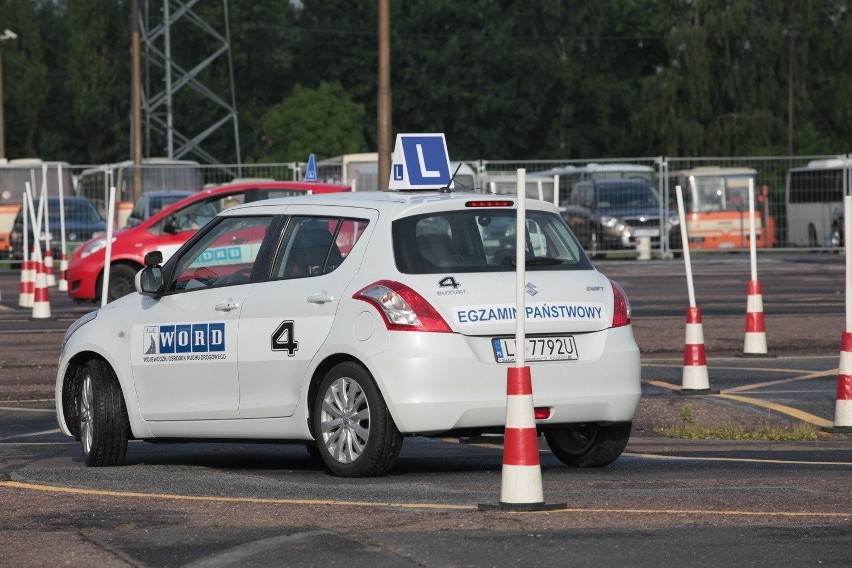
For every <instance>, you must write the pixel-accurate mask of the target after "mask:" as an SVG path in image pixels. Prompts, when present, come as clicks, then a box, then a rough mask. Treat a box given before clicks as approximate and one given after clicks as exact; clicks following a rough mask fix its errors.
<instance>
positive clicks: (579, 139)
mask: <svg viewBox="0 0 852 568" xmlns="http://www.w3.org/2000/svg"><path fill="white" fill-rule="evenodd" d="M390 4H391V22H390V23H391V88H392V97H393V99H392V107H393V113H392V114H393V117H392V118H393V120H392V122H393V130H394V132H418V131H421V132H422V131H440V132H444V133H446V135H447V140H448V143H449V146H450V148H449V150H450V154H451V155H453V156H456V157H459V158H464V159H473V158H481V157H485V158H490V159H525V158H527V159H535V158H587V159H592V158H619V157H640V156H654V155H661V154H665V155H670V156H690V155H692V156H708V155H722V156H724V155H731V156H752V155H786V154H788V153H793V154H824V153H842V152H848V151H850V149H849V148H848V144H849V140H850V139H852V97H849V96H848V94H849V92H850V89H852V75H850V73H849V71H848V69H847V67H848V64H847V62H848V61H850V59H852V15H850V11H849V9H848V2H847V1H846V0H825V1H824V2H798V1H790V0H755V1H754V2H707V1H704V2H683V0H658V1H655V2H647V1H642V0H596V1H595V2H585V1H584V2H581V1H579V0H565V1H562V2H554V1H549V2H528V1H526V0H431V1H429V2H424V1H418V0H390ZM130 5H131V2H130V0H0V29H2V28H4V27H8V28H10V29H12V30H14V31H15V32H16V33H18V36H19V38H18V39H17V40H15V41H6V42H3V43H2V45H0V49H2V52H3V62H4V79H5V80H4V91H5V92H4V103H5V106H4V108H5V111H6V112H5V118H6V124H5V126H6V128H5V132H6V149H7V150H6V153H7V155H8V156H9V157H25V156H39V157H42V158H45V159H62V160H68V161H71V162H75V163H85V162H89V163H102V162H107V161H118V160H121V159H126V158H128V157H129V148H130V144H129V136H130V123H129V117H130ZM153 5H154V8H153V9H152V10H151V14H150V18H151V20H150V21H149V22H148V25H149V26H150V27H155V26H157V25H159V24H160V22H159V21H157V20H158V18H160V6H161V5H162V2H160V3H156V2H155V3H153ZM228 9H229V15H230V37H231V53H232V61H233V75H234V78H235V82H236V93H235V98H236V107H237V110H238V113H239V117H238V118H239V129H240V141H241V145H242V157H243V159H245V160H247V161H257V160H260V159H263V160H270V159H283V157H284V156H286V157H287V158H286V159H288V160H300V161H301V160H304V158H305V155H306V154H305V152H306V151H313V152H314V153H317V154H318V155H320V154H334V153H340V152H343V151H346V150H344V148H351V147H354V148H357V149H359V150H361V149H363V150H375V148H376V106H377V78H376V75H377V67H378V66H377V46H378V37H377V2H376V1H375V0H301V2H284V1H282V0H253V1H251V2H229V3H228ZM192 10H193V11H194V12H195V13H197V14H199V16H201V17H202V18H205V19H206V21H208V22H211V23H215V25H214V27H216V28H217V30H218V31H219V32H220V33H223V30H222V29H221V26H219V23H220V22H221V21H222V20H223V18H222V10H223V2H221V1H220V0H210V1H207V2H199V3H197V4H194V5H193V6H192ZM171 40H172V59H173V62H174V63H175V64H177V65H179V66H180V67H181V68H182V69H186V70H188V69H194V68H195V67H196V66H198V65H199V64H200V63H201V62H203V61H204V60H205V59H206V58H208V57H209V56H210V54H211V52H212V51H213V50H214V49H215V46H214V45H212V43H211V40H210V39H209V37H206V36H205V35H204V33H203V32H202V30H201V29H200V27H199V26H198V25H196V23H193V22H191V21H189V20H186V21H181V22H179V23H177V24H175V26H174V27H173V28H172V33H171ZM146 72H148V73H149V77H150V85H151V93H149V94H150V95H153V94H154V93H156V92H159V91H160V90H161V86H162V83H163V81H164V76H163V70H162V68H158V67H157V66H156V65H151V66H149V68H147V69H146ZM230 74H231V70H230V68H229V66H228V65H227V60H226V58H221V59H219V60H217V61H216V62H215V64H214V65H210V66H209V68H207V69H205V70H204V71H201V72H199V74H198V76H197V79H198V81H199V82H201V83H203V84H204V85H206V86H208V87H209V88H210V89H211V90H212V91H213V92H215V93H217V94H220V95H221V96H223V97H225V98H227V93H229V84H230ZM297 85H299V86H300V87H299V88H298V89H297V88H296V87H297ZM196 87H197V85H195V84H190V85H187V86H184V87H182V88H180V89H179V90H178V92H177V93H176V94H175V97H174V101H173V112H174V115H175V117H176V125H175V126H176V128H177V129H179V130H180V131H181V132H182V133H183V134H184V135H185V136H186V137H189V138H192V137H196V136H202V135H203V133H204V131H205V129H207V128H208V127H209V126H210V125H211V124H212V123H214V122H215V121H217V120H218V119H219V118H220V117H222V116H223V113H224V110H223V106H222V105H221V104H218V103H217V102H211V101H210V100H209V98H207V97H204V96H202V95H201V94H200V92H199V90H198V89H197V88H196ZM285 97H286V98H285ZM296 97H298V98H296ZM789 97H792V98H791V99H790V98H789ZM314 98H316V99H317V100H312V99H314ZM331 100H337V101H338V102H342V103H343V104H344V105H345V108H343V109H335V108H329V107H328V105H329V104H330V101H331ZM788 100H792V105H793V106H792V109H790V108H788V106H789V103H788ZM226 102H227V103H230V102H231V101H226ZM297 104H298V105H302V108H303V110H302V111H301V112H298V111H297V110H298V109H297V108H296V107H295V106H294V105H297ZM352 105H354V106H352ZM355 107H357V109H360V110H356V108H355ZM318 109H325V110H322V111H319V110H318ZM329 110H332V111H334V112H332V114H330V115H323V114H322V113H323V112H327V111H329ZM790 110H792V116H793V123H792V125H789V124H788V117H789V116H790V113H789V111H790ZM353 113H354V114H353ZM356 115H357V116H358V118H357V120H358V121H360V122H358V123H357V125H356V124H354V123H353V121H352V117H354V116H356ZM284 126H286V128H285V129H284V130H283V131H281V130H278V129H280V128H282V127H284ZM326 128H331V129H332V130H331V131H330V132H328V133H324V134H323V133H320V132H318V131H317V129H318V130H323V129H326ZM791 134H792V141H790V140H788V137H789V136H790V135H791ZM146 141H147V142H148V146H147V149H146V154H148V155H163V154H164V150H165V139H164V137H163V134H162V133H158V132H154V131H152V132H151V133H150V137H149V138H146ZM203 144H204V146H205V149H206V150H208V151H209V154H210V155H212V156H214V157H217V158H219V159H220V160H221V161H230V160H232V159H233V157H235V148H234V145H233V128H232V127H227V128H226V127H221V128H220V130H219V131H218V132H216V133H211V134H209V135H208V136H207V137H206V138H205V140H204V142H203ZM791 144H792V145H791ZM309 147H310V148H309ZM320 147H321V148H322V150H319V149H318V148H320Z"/></svg>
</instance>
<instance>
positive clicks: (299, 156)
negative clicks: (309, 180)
mask: <svg viewBox="0 0 852 568" xmlns="http://www.w3.org/2000/svg"><path fill="white" fill-rule="evenodd" d="M364 121H365V116H364V107H363V105H360V104H358V103H354V102H352V101H351V100H350V99H349V97H348V96H347V95H346V92H345V91H344V90H343V87H341V86H340V83H337V82H335V83H326V82H322V83H320V85H319V87H317V88H316V89H306V88H304V87H302V86H301V85H296V87H295V88H294V89H293V93H292V94H291V95H290V96H289V97H287V98H285V99H284V100H283V101H282V102H280V103H278V104H276V105H275V106H273V107H272V108H271V109H269V111H268V112H267V113H266V114H265V115H264V117H263V121H262V124H263V132H264V141H265V143H266V152H265V153H264V154H263V156H262V158H261V160H260V161H261V162H298V161H305V160H307V158H308V155H309V154H316V155H317V157H318V158H320V159H322V158H328V157H330V156H336V155H338V154H349V153H354V152H365V151H367V145H366V142H365V140H364V131H363V125H364Z"/></svg>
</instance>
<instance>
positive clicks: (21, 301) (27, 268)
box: [18, 258, 35, 308]
mask: <svg viewBox="0 0 852 568" xmlns="http://www.w3.org/2000/svg"><path fill="white" fill-rule="evenodd" d="M32 264H33V263H32V261H31V260H30V259H29V258H27V259H25V260H23V261H21V284H20V286H19V287H18V305H19V306H21V307H22V308H32V307H33V295H34V293H35V275H34V274H33V267H32Z"/></svg>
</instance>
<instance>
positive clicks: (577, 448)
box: [544, 422, 633, 467]
mask: <svg viewBox="0 0 852 568" xmlns="http://www.w3.org/2000/svg"><path fill="white" fill-rule="evenodd" d="M632 426H633V423H632V422H619V423H616V424H611V425H607V426H603V425H600V424H581V425H579V426H572V427H569V428H564V429H560V430H548V431H546V432H545V433H544V439H545V440H547V445H548V446H549V447H550V451H552V452H553V455H555V456H556V457H557V458H559V461H561V462H562V463H564V464H567V465H572V466H576V467H602V466H605V465H608V464H611V463H612V462H614V461H615V460H616V459H618V457H619V456H620V455H621V453H622V452H623V451H624V448H625V447H627V441H628V439H629V438H630V430H631V428H632Z"/></svg>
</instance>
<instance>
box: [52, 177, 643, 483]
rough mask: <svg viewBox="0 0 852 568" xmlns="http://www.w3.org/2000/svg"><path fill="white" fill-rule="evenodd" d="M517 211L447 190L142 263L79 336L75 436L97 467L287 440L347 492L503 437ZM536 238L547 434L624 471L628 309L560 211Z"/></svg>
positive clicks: (74, 347) (263, 225)
mask: <svg viewBox="0 0 852 568" xmlns="http://www.w3.org/2000/svg"><path fill="white" fill-rule="evenodd" d="M516 214H517V208H516V204H515V200H514V199H513V198H507V197H499V198H498V197H484V196H483V195H482V194H477V193H472V192H459V193H456V192H444V191H426V192H398V191H385V192H352V193H338V194H326V195H320V196H311V197H293V198H287V199H279V200H270V201H264V202H259V203H252V204H247V205H242V206H238V207H234V208H231V209H227V210H225V211H221V212H220V213H219V214H218V216H217V217H216V219H215V220H213V221H212V222H210V223H208V224H207V225H205V226H204V227H203V228H202V229H201V230H200V231H199V232H198V233H197V234H195V235H194V236H193V237H192V238H191V239H190V240H188V241H187V242H186V244H184V245H183V246H182V247H181V248H180V250H179V251H178V252H177V253H176V254H174V255H173V256H172V258H171V259H170V260H169V261H167V262H166V263H165V264H164V265H161V264H160V263H161V260H162V258H161V255H160V253H159V252H152V253H149V254H148V255H146V259H145V262H146V268H144V269H143V270H141V271H140V272H139V273H138V274H137V276H136V280H135V285H136V290H137V292H138V293H134V294H130V295H128V296H125V297H123V298H120V299H119V300H117V301H115V302H112V303H110V304H108V305H107V306H105V307H103V308H101V309H100V310H97V311H93V312H91V313H90V314H88V315H86V316H84V317H83V318H81V319H79V320H77V321H76V322H75V323H74V324H72V325H71V327H70V328H69V330H68V331H67V332H66V334H65V338H64V340H63V349H62V355H61V360H60V362H59V369H58V374H57V381H56V390H55V392H56V411H57V415H58V421H59V425H60V427H61V429H62V431H63V432H64V433H65V434H68V435H71V436H74V437H76V438H77V439H79V440H80V443H81V448H82V453H83V456H84V460H85V463H86V464H87V465H89V466H114V465H119V464H121V463H123V462H124V460H125V456H126V451H127V446H128V440H129V439H130V438H133V439H145V440H149V441H180V440H188V439H196V440H210V439H220V440H221V439H228V438H230V439H233V440H240V441H245V440H255V441H270V440H278V441H295V442H300V443H304V444H306V445H307V446H308V447H309V448H310V449H309V451H311V452H312V453H315V454H318V455H319V456H320V457H321V458H322V460H323V462H324V463H325V465H326V466H327V467H328V468H329V469H330V470H331V472H332V473H334V474H336V475H340V476H346V477H365V476H379V475H384V474H386V473H387V472H388V471H389V470H390V469H391V467H392V466H393V464H394V462H395V460H396V458H397V456H398V454H399V452H400V449H401V447H402V443H403V439H404V437H406V436H411V435H462V434H464V435H477V434H482V433H486V432H496V433H502V432H503V431H504V426H505V424H506V384H507V383H506V380H507V368H508V366H509V365H512V364H513V363H515V357H516V353H517V351H516V349H517V346H516V344H515V326H516V321H515V320H516V310H517V308H516V306H517V304H516V283H517V282H516V281H517V274H516V262H515V261H516V258H517V255H516V253H515V250H514V247H515V243H516V242H517V239H516V238H515V236H514V233H515V232H516V229H515V228H516V227H517V215H516ZM525 232H526V233H527V235H526V237H527V238H526V239H525V242H527V243H528V245H527V247H526V249H527V250H526V254H525V258H526V263H525V264H526V286H525V289H526V291H527V295H526V303H525V309H524V312H523V313H524V314H525V318H526V336H525V337H526V340H525V342H524V345H523V346H522V347H520V348H523V349H524V350H525V363H526V365H528V366H529V367H530V372H531V375H532V379H533V388H534V392H533V393H532V395H533V398H534V401H535V418H534V421H535V426H536V428H537V429H538V430H539V431H540V432H541V433H542V434H543V435H544V439H545V440H546V441H547V443H548V445H549V447H550V449H551V450H552V451H553V453H554V455H555V456H556V457H557V458H558V459H560V460H562V461H563V462H564V463H566V464H569V465H572V466H577V467H598V466H604V465H607V464H609V463H611V462H612V461H614V460H616V459H617V458H618V457H619V456H620V455H621V453H622V452H623V450H624V448H625V446H626V445H627V442H628V438H629V436H630V431H631V424H632V420H633V416H634V413H635V412H636V409H637V406H638V404H639V397H640V393H641V385H640V357H639V349H638V347H637V345H636V341H635V339H634V336H633V330H632V327H631V323H630V305H629V302H628V299H627V297H626V295H625V294H624V291H623V290H622V288H621V287H620V286H619V285H618V284H616V283H615V282H613V281H611V280H609V279H608V278H607V277H606V276H605V275H603V274H601V273H600V272H598V271H597V270H595V268H594V267H593V266H592V264H591V262H590V261H589V259H588V257H587V256H586V255H585V254H584V252H583V250H582V248H581V247H580V245H579V243H578V242H577V240H576V239H575V238H574V236H573V235H572V233H571V231H570V230H569V229H568V227H567V226H566V224H565V222H564V221H563V220H562V218H561V217H560V216H559V213H558V210H557V208H556V206H555V205H553V204H552V203H546V202H543V201H537V200H529V201H527V202H526V226H525ZM522 258H523V256H522ZM530 419H531V420H532V419H533V418H532V417H530Z"/></svg>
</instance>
